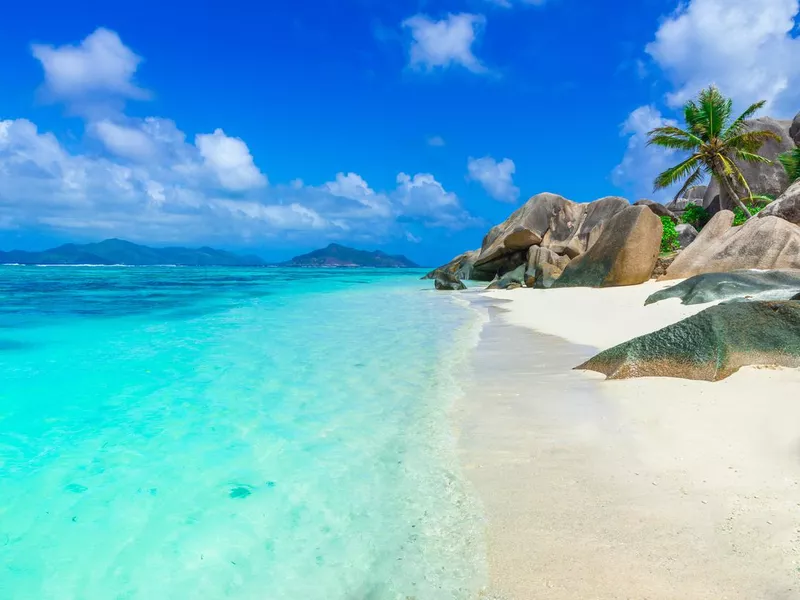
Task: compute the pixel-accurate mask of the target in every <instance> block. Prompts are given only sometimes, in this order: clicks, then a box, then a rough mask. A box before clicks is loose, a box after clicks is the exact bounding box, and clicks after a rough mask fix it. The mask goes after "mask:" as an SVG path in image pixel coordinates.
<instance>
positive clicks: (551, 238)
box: [475, 193, 629, 280]
mask: <svg viewBox="0 0 800 600" xmlns="http://www.w3.org/2000/svg"><path fill="white" fill-rule="evenodd" d="M628 206H629V204H628V202H627V200H625V199H624V198H616V197H608V198H601V199H600V200H595V201H594V202H590V203H588V204H579V203H577V202H572V201H571V200H567V199H566V198H563V197H562V196H558V195H556V194H550V193H543V194H537V195H536V196H533V197H532V198H531V199H530V200H528V201H527V202H526V203H525V204H524V205H522V206H521V207H520V208H519V209H517V210H516V211H514V213H513V214H512V215H511V216H510V217H509V218H508V219H506V220H505V221H503V222H502V223H501V224H500V225H497V226H495V227H492V229H491V230H490V231H489V233H488V234H487V235H486V237H485V238H484V239H483V245H482V246H481V253H480V256H479V257H478V259H477V260H476V261H475V270H476V271H479V272H480V273H481V276H482V277H483V278H488V279H489V280H490V279H491V278H492V277H493V276H494V275H496V274H498V273H500V274H502V270H503V269H506V270H511V269H514V268H516V265H518V264H521V262H523V261H520V262H516V261H517V259H516V258H514V259H513V260H512V261H511V262H509V261H508V259H507V258H506V257H508V256H512V255H516V254H519V253H525V252H527V250H528V248H530V247H531V246H542V247H544V248H550V249H551V250H553V251H554V252H555V253H556V254H561V255H567V256H569V257H571V258H572V257H575V256H578V255H579V254H582V253H583V252H586V250H588V248H589V246H590V245H591V244H592V243H593V242H594V241H596V239H597V238H598V237H599V235H600V233H601V232H602V226H603V223H604V222H606V221H608V220H609V219H610V218H611V217H613V216H614V215H615V214H617V213H619V212H620V211H622V210H624V209H625V208H627V207H628ZM514 263H516V264H514ZM512 265H513V266H512Z"/></svg>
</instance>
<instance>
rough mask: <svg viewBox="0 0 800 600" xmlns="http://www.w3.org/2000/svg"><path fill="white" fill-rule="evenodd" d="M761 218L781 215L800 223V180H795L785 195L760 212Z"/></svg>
mask: <svg viewBox="0 0 800 600" xmlns="http://www.w3.org/2000/svg"><path fill="white" fill-rule="evenodd" d="M758 216H759V217H760V218H764V217H770V216H772V217H780V218H781V219H784V220H785V221H789V222H790V223H794V224H795V225H800V180H798V181H795V182H794V183H793V184H792V185H791V186H790V187H789V189H788V190H786V191H785V192H784V193H783V195H782V196H781V197H780V198H778V199H777V200H775V202H772V203H770V204H769V205H768V206H767V207H766V208H765V209H764V210H762V211H761V212H760V213H758Z"/></svg>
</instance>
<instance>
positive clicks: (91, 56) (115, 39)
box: [31, 28, 149, 104]
mask: <svg viewBox="0 0 800 600" xmlns="http://www.w3.org/2000/svg"><path fill="white" fill-rule="evenodd" d="M31 50H32V52H33V55H34V57H36V59H37V60H39V62H40V63H41V64H42V67H43V68H44V89H45V91H46V93H47V95H48V97H50V98H51V99H52V100H56V101H66V102H69V103H77V104H84V103H86V102H87V101H89V102H91V103H94V102H97V101H98V100H100V99H106V98H109V97H117V98H130V99H138V100H142V99H146V98H147V97H148V96H149V94H148V92H147V91H146V90H144V89H142V88H141V87H139V86H138V85H137V84H136V83H135V81H134V75H135V73H136V70H137V68H138V67H139V63H141V61H142V59H141V57H139V56H137V55H136V54H135V53H134V52H133V51H132V50H131V49H130V48H128V47H127V46H126V45H125V44H123V43H122V40H121V39H120V37H119V35H117V34H116V33H115V32H113V31H110V30H108V29H104V28H99V29H97V30H96V31H95V32H94V33H92V34H91V35H89V36H88V37H86V39H84V40H83V41H82V42H80V43H79V44H78V45H74V46H73V45H65V46H59V47H55V46H50V45H45V44H33V45H32V46H31Z"/></svg>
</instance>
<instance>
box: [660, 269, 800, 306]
mask: <svg viewBox="0 0 800 600" xmlns="http://www.w3.org/2000/svg"><path fill="white" fill-rule="evenodd" d="M798 290H800V270H797V269H783V270H775V271H731V272H730V273H704V274H702V275H695V276H694V277H690V278H689V279H687V280H686V281H682V282H680V283H679V284H677V285H673V286H672V287H670V288H667V289H665V290H661V291H659V292H656V293H655V294H653V295H652V296H650V297H649V298H648V299H647V300H646V301H645V305H648V304H653V303H654V302H660V301H662V300H667V299H669V298H680V300H681V304H687V305H691V304H705V303H707V302H716V301H719V300H749V299H751V298H753V297H757V298H758V299H760V300H767V299H769V300H789V299H791V297H792V296H794V295H795V294H796V293H797V291H798Z"/></svg>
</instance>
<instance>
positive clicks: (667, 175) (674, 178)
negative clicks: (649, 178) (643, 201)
mask: <svg viewBox="0 0 800 600" xmlns="http://www.w3.org/2000/svg"><path fill="white" fill-rule="evenodd" d="M699 163H700V155H699V154H693V155H692V156H690V157H689V158H687V159H686V160H684V161H683V162H681V163H679V164H677V165H675V166H674V167H672V168H670V169H667V170H666V171H664V172H663V173H661V174H660V175H659V176H658V177H656V179H655V181H654V182H653V189H654V191H657V190H662V189H664V188H667V187H669V186H671V185H673V184H675V183H677V182H678V181H682V180H683V179H685V178H686V177H689V176H690V173H692V171H694V170H696V169H698V168H699V166H700V165H699Z"/></svg>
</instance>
